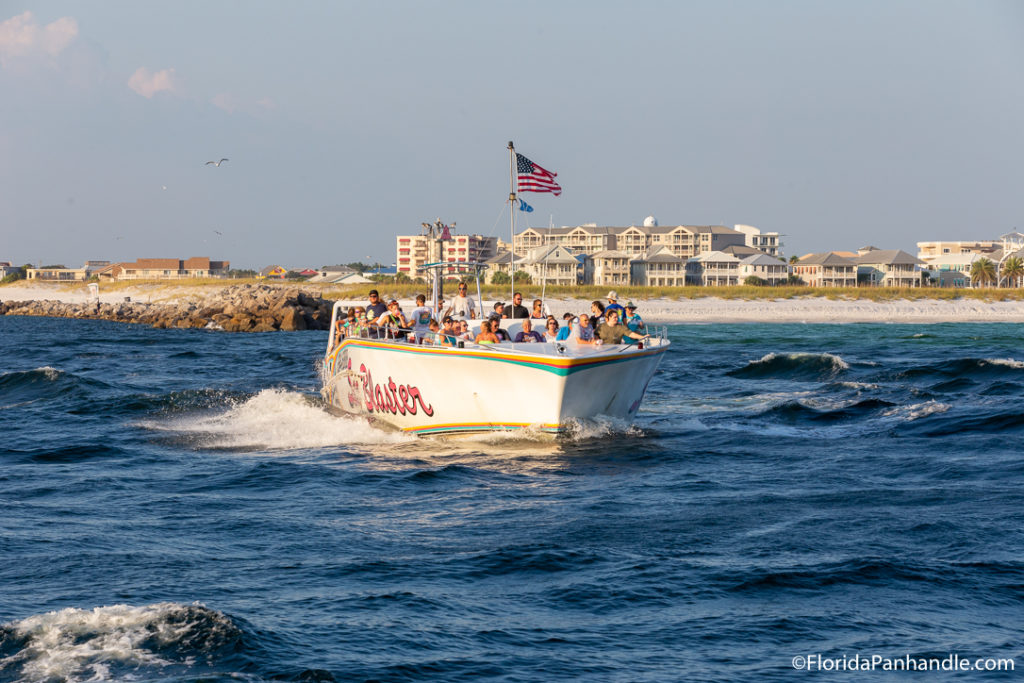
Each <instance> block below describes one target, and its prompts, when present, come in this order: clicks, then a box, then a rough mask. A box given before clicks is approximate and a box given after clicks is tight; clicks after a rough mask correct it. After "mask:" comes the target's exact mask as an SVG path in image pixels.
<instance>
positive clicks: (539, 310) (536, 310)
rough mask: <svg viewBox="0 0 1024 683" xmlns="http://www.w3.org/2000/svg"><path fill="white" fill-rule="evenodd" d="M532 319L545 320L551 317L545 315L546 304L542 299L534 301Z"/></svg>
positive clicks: (531, 312)
mask: <svg viewBox="0 0 1024 683" xmlns="http://www.w3.org/2000/svg"><path fill="white" fill-rule="evenodd" d="M530 317H531V318H533V319H534V320H543V319H545V318H549V317H551V316H549V315H546V314H545V313H544V302H543V301H541V300H540V299H534V300H533V310H532V311H530Z"/></svg>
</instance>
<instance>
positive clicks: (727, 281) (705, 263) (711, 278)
mask: <svg viewBox="0 0 1024 683" xmlns="http://www.w3.org/2000/svg"><path fill="white" fill-rule="evenodd" d="M739 266H740V260H739V259H738V258H737V257H735V256H733V255H732V254H726V253H725V252H721V251H712V252H708V253H706V254H700V255H698V256H694V257H693V258H691V259H687V261H686V284H688V285H697V286H698V287H722V286H725V285H735V284H739V272H740V271H739Z"/></svg>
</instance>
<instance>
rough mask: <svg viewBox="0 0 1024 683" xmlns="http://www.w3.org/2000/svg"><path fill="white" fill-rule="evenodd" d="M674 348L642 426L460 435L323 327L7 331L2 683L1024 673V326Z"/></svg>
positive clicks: (15, 326) (1, 475)
mask: <svg viewBox="0 0 1024 683" xmlns="http://www.w3.org/2000/svg"><path fill="white" fill-rule="evenodd" d="M670 334H671V337H672V339H673V341H674V346H673V348H672V349H671V350H670V352H669V353H668V354H667V356H666V357H665V359H664V361H663V363H662V366H661V369H660V371H659V374H658V375H657V376H656V378H655V379H654V381H652V382H651V385H650V389H649V393H648V397H647V400H646V401H645V404H644V408H643V409H642V410H641V413H640V415H639V417H638V419H637V421H636V423H635V424H633V425H632V426H625V425H621V424H610V423H597V424H593V425H583V426H581V427H580V429H578V430H577V431H576V432H575V433H573V434H572V435H570V436H568V437H565V438H561V439H551V438H546V437H542V436H534V435H521V434H520V435H515V434H512V435H494V436H490V437H486V438H479V439H472V440H466V439H462V440H450V441H445V440H437V439H435V440H418V439H415V438H410V437H405V436H403V435H398V434H393V433H385V432H381V431H378V430H376V429H374V428H372V427H370V426H368V425H366V424H365V423H363V422H361V421H357V420H353V419H348V418H342V417H337V416H334V415H331V414H329V413H327V412H326V411H325V410H324V407H323V405H322V403H321V401H320V399H319V395H318V380H317V359H318V357H319V356H320V355H321V353H322V349H323V345H324V343H325V336H324V335H325V333H314V332H307V333H291V334H283V333H272V334H250V335H240V334H225V333H219V332H210V331H202V330H154V329H150V328H147V327H142V326H129V325H120V324H115V323H108V322H101V321H76V320H57V319H45V318H17V317H6V318H0V434H2V438H0V681H87V680H125V681H127V680H133V681H156V680H160V681H228V680H231V681H238V680H241V681H268V680H338V681H349V680H355V681H359V680H382V681H420V680H436V681H460V680H497V681H553V680H587V681H605V680H607V681H676V680H717V681H735V680H774V679H778V680H783V679H792V678H793V677H794V676H796V677H798V678H799V677H800V676H807V675H808V674H807V672H806V671H804V672H799V671H795V670H794V658H799V657H814V656H818V657H819V658H826V660H829V659H830V660H831V661H833V666H838V664H836V663H835V662H836V661H837V660H839V659H841V658H846V660H845V661H846V662H847V666H849V662H850V661H851V660H852V658H854V656H857V657H860V658H864V657H871V656H880V657H885V658H893V659H896V658H903V657H911V658H914V659H915V660H916V659H917V658H933V659H938V658H946V657H947V656H949V655H956V656H958V657H960V658H961V659H963V658H969V659H971V660H972V661H973V660H974V659H976V658H1002V659H1009V660H1013V663H1014V665H1015V667H1016V671H1015V672H1006V671H1003V672H1001V673H1000V672H991V673H986V674H984V677H985V678H986V679H997V680H998V679H1008V678H1010V677H1014V676H1019V675H1020V671H1021V668H1022V667H1024V638H1022V630H1021V623H1022V621H1024V456H1022V454H1021V452H1022V448H1021V440H1022V437H1024V347H1022V342H1021V340H1022V339H1024V326H1022V325H1015V324H995V325H979V324H955V325H790V324H787V325H781V324H777V325H771V324H756V325H755V324H743V325H677V326H673V327H671V328H670ZM450 390H451V391H458V378H457V377H453V378H452V383H451V386H450ZM496 390H499V391H500V388H496ZM817 661H821V660H820V659H819V660H817ZM859 661H862V660H859ZM797 665H798V666H799V663H797ZM1004 668H1005V664H1004ZM834 675H840V676H845V677H847V678H849V680H861V679H863V678H868V677H870V678H874V677H875V676H878V675H880V674H879V673H878V672H876V673H874V674H863V673H861V674H858V673H851V672H849V671H847V672H846V673H842V674H834ZM975 675H976V674H959V675H954V674H950V673H948V672H946V673H943V672H941V671H937V672H932V673H929V674H924V676H927V677H928V679H929V680H934V679H936V678H938V679H942V678H943V677H952V678H964V677H972V676H975ZM918 676H921V674H918ZM816 677H818V676H816ZM922 679H923V678H922Z"/></svg>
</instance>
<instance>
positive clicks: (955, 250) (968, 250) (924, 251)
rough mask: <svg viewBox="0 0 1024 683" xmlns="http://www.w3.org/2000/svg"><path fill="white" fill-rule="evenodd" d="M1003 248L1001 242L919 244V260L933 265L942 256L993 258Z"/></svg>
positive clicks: (974, 241)
mask: <svg viewBox="0 0 1024 683" xmlns="http://www.w3.org/2000/svg"><path fill="white" fill-rule="evenodd" d="M1002 248H1003V242H1002V241H1001V240H969V241H956V242H954V241H941V240H940V241H935V242H918V243H917V258H919V259H921V260H922V261H924V262H925V263H931V262H932V261H934V260H935V259H937V258H939V257H941V256H958V255H961V254H980V255H981V256H991V255H992V254H994V253H995V252H997V251H1000V250H1001V249H1002Z"/></svg>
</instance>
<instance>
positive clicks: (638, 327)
mask: <svg viewBox="0 0 1024 683" xmlns="http://www.w3.org/2000/svg"><path fill="white" fill-rule="evenodd" d="M623 323H625V325H626V327H628V328H629V329H630V330H631V331H632V332H639V333H640V334H647V325H645V324H644V319H643V318H641V317H640V315H639V314H638V313H637V312H636V304H635V303H633V302H632V301H630V302H629V303H627V304H626V317H625V318H624V319H623ZM626 339H627V340H628V341H627V342H626V343H627V344H634V343H636V342H635V341H634V340H633V339H632V337H626Z"/></svg>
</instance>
